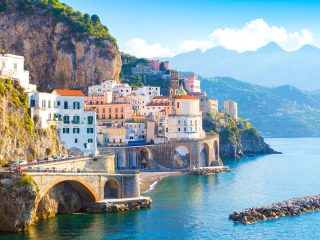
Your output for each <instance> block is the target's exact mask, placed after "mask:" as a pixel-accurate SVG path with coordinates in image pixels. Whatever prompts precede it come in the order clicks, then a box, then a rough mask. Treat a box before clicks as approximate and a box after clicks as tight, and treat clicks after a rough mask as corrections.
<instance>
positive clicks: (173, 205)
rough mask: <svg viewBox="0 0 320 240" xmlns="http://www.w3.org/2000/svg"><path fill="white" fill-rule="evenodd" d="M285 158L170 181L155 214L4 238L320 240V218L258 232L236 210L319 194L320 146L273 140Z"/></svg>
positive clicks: (157, 196) (81, 217)
mask: <svg viewBox="0 0 320 240" xmlns="http://www.w3.org/2000/svg"><path fill="white" fill-rule="evenodd" d="M267 142H268V143H270V144H271V146H273V147H274V148H275V149H276V150H279V151H282V152H283V153H284V154H282V155H268V156H259V157H255V158H248V159H242V160H240V161H234V160H232V161H231V160H230V161H225V164H226V165H229V166H230V167H231V172H230V173H223V174H218V175H214V176H202V177H195V176H179V177H170V178H167V179H164V180H163V181H161V182H160V183H159V185H158V186H157V187H156V189H155V190H153V191H152V192H150V193H148V194H147V195H150V196H151V197H152V199H153V201H154V202H153V206H152V208H151V209H149V210H142V211H135V212H125V213H118V214H77V215H69V216H68V215H64V216H58V217H56V218H53V219H50V220H48V221H43V222H39V223H37V224H36V225H34V226H32V227H31V228H30V230H29V231H28V232H26V233H22V234H9V235H3V234H2V235H0V239H23V238H24V239H264V240H265V239H320V231H319V229H320V211H316V212H312V213H306V214H303V215H301V216H295V217H285V218H281V219H277V220H269V221H264V222H259V223H256V224H252V225H243V224H239V223H234V222H233V221H231V220H229V219H228V215H229V214H230V213H232V212H233V211H234V210H241V209H243V208H247V207H254V206H258V205H262V204H270V203H272V202H275V201H280V200H286V199H288V198H291V197H298V196H304V195H307V194H317V193H320V184H319V183H320V139H319V138H303V139H302V138H301V139H297V138H296V139H267Z"/></svg>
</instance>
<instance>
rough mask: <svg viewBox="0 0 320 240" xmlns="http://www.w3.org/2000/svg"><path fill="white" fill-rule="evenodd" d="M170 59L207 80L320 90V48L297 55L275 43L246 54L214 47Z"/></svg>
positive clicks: (175, 66)
mask: <svg viewBox="0 0 320 240" xmlns="http://www.w3.org/2000/svg"><path fill="white" fill-rule="evenodd" d="M167 60H170V65H171V68H173V69H178V70H180V71H194V72H196V73H198V74H200V75H202V76H207V77H214V76H224V77H233V78H237V79H241V80H243V81H246V82H250V83H253V84H259V85H262V86H267V87H277V86H281V85H286V84H289V85H292V86H294V87H297V88H299V89H303V90H318V89H320V49H318V48H316V47H314V46H311V45H305V46H303V47H302V48H300V49H299V50H297V51H294V52H287V51H285V50H283V49H282V48H280V47H279V46H278V45H277V44H275V43H270V44H268V45H267V46H265V47H262V48H260V49H258V50H257V51H251V52H249V51H248V52H243V53H238V52H236V51H232V50H227V49H225V48H223V47H215V48H211V49H209V50H207V51H206V52H201V51H200V50H195V51H192V52H187V53H183V54H179V55H177V56H175V57H172V58H168V59H167Z"/></svg>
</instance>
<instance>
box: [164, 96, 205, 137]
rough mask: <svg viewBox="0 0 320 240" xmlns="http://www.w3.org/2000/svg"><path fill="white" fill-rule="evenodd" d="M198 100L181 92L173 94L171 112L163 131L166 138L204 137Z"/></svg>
mask: <svg viewBox="0 0 320 240" xmlns="http://www.w3.org/2000/svg"><path fill="white" fill-rule="evenodd" d="M199 101H200V99H199V98H197V97H193V96H188V95H186V94H184V93H181V92H179V95H177V96H174V107H173V112H172V114H170V115H169V117H168V118H167V128H166V131H165V135H166V137H167V138H169V139H200V138H203V137H205V132H204V131H203V129H202V113H201V111H200V104H199Z"/></svg>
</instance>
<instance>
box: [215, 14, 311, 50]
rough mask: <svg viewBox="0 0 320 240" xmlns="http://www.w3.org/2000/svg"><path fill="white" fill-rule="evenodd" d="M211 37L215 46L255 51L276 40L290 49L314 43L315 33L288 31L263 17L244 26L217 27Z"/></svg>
mask: <svg viewBox="0 0 320 240" xmlns="http://www.w3.org/2000/svg"><path fill="white" fill-rule="evenodd" d="M209 39H210V40H211V41H212V43H213V45H214V46H223V47H225V48H227V49H230V50H236V51H238V52H244V51H255V50H257V49H258V48H260V47H262V46H264V45H266V44H268V43H270V42H275V43H277V44H279V45H280V46H281V47H282V48H284V49H285V50H288V51H292V50H296V49H298V48H300V47H301V46H303V45H305V44H312V43H314V39H313V35H312V33H311V32H310V31H309V30H308V29H301V30H300V31H298V32H288V31H287V30H286V29H285V28H283V27H277V26H270V25H269V24H268V23H266V22H265V21H264V20H263V19H256V20H253V21H251V22H248V23H247V24H246V25H245V26H244V27H243V28H224V29H216V30H214V31H213V32H212V33H211V34H210V35H209Z"/></svg>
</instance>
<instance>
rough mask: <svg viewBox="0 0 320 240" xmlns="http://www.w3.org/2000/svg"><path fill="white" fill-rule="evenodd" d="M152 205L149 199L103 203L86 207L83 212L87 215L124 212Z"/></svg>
mask: <svg viewBox="0 0 320 240" xmlns="http://www.w3.org/2000/svg"><path fill="white" fill-rule="evenodd" d="M151 204H152V200H151V198H149V197H141V198H138V199H132V200H124V201H115V202H112V201H111V202H108V201H101V202H95V203H92V204H90V205H88V206H86V207H85V208H84V209H83V211H84V212H86V213H110V212H124V211H133V210H140V209H146V208H150V207H151Z"/></svg>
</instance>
